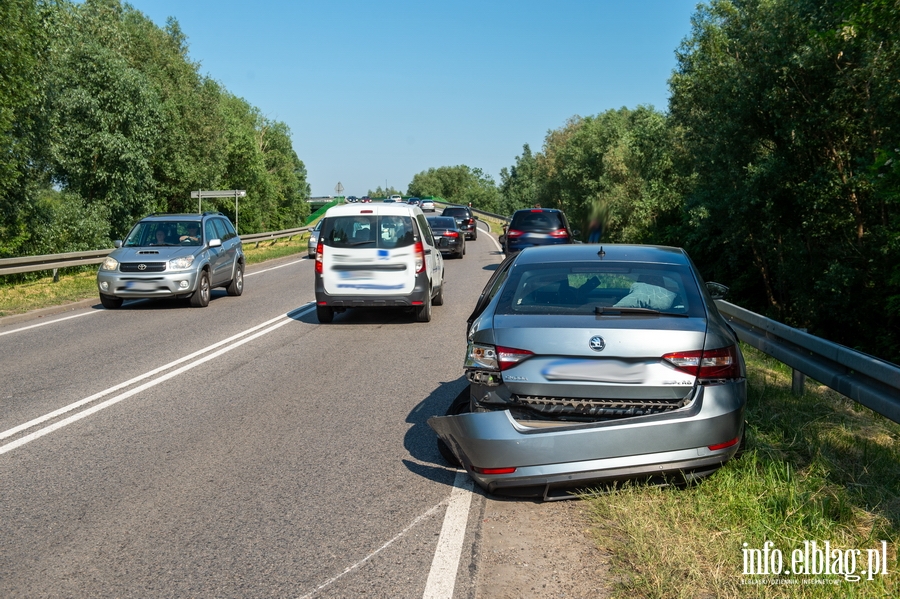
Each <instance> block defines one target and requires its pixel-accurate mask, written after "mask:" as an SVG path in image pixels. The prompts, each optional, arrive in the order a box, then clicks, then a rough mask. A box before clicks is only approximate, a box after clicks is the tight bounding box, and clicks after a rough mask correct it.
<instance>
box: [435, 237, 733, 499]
mask: <svg viewBox="0 0 900 599" xmlns="http://www.w3.org/2000/svg"><path fill="white" fill-rule="evenodd" d="M599 247H600V246H598V245H586V244H573V245H557V246H542V247H530V248H526V249H525V250H523V251H521V252H519V253H517V254H514V255H512V256H509V257H507V258H506V260H504V261H503V263H501V264H500V266H499V268H498V269H497V270H496V271H495V272H494V274H493V275H492V276H491V279H490V280H489V281H488V283H487V285H485V287H484V290H483V291H482V293H481V296H480V297H479V299H478V301H477V302H476V305H475V310H474V311H473V312H472V315H471V316H470V317H469V319H468V326H467V339H468V347H467V349H466V356H465V374H466V378H467V379H468V381H469V392H468V393H467V394H463V395H461V396H460V397H459V398H458V399H457V401H455V402H454V405H453V406H451V409H450V410H449V411H448V414H449V415H447V416H441V417H433V418H431V419H429V420H428V424H429V425H430V426H431V428H432V429H434V430H435V431H436V432H437V434H438V437H439V438H440V442H439V446H438V447H439V449H440V450H441V454H442V455H443V456H444V457H445V458H446V459H448V461H450V462H451V463H453V464H454V465H457V464H461V465H462V466H463V467H464V468H465V469H466V471H467V472H468V473H469V475H470V476H471V477H472V478H474V479H475V481H476V482H477V483H478V484H479V485H481V486H482V487H483V488H485V489H486V490H487V491H489V492H491V493H502V492H514V493H516V494H533V495H537V496H542V497H543V498H544V499H549V498H551V497H553V495H554V494H555V493H556V492H558V491H562V490H564V489H566V488H571V487H573V486H589V485H590V484H595V483H597V482H603V481H615V480H622V479H630V478H647V479H651V480H653V479H656V480H660V481H662V480H675V481H678V480H681V481H684V480H688V481H690V480H694V479H698V478H701V477H703V476H705V475H707V474H709V473H711V472H713V471H714V470H716V469H717V468H719V467H720V466H721V465H722V464H724V463H725V462H726V461H728V460H729V459H731V458H732V457H733V456H734V455H735V453H736V452H737V451H738V448H739V446H740V443H741V439H742V437H743V435H744V409H745V406H746V403H747V381H746V369H745V365H744V359H743V356H742V354H741V350H740V347H739V345H738V340H737V337H736V336H735V333H734V331H733V330H732V329H731V327H729V325H728V323H727V321H725V320H724V319H723V318H722V316H721V315H720V314H719V311H718V309H717V308H716V305H715V303H714V302H713V300H714V299H717V298H718V297H722V295H723V293H722V290H723V289H724V286H722V285H718V284H716V283H708V284H704V283H703V279H702V278H701V277H700V274H699V273H698V272H697V270H696V268H695V266H694V264H693V262H692V261H691V259H690V258H689V257H688V255H687V253H686V252H685V251H684V250H682V249H680V248H672V247H661V246H637V245H616V244H604V245H603V248H602V251H598V248H599Z"/></svg>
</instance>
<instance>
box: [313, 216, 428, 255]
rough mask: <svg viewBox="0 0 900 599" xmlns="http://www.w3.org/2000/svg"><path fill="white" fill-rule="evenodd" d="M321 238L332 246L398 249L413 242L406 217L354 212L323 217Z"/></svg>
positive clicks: (412, 234)
mask: <svg viewBox="0 0 900 599" xmlns="http://www.w3.org/2000/svg"><path fill="white" fill-rule="evenodd" d="M323 222H324V223H325V224H323V225H322V234H321V237H320V239H321V241H322V243H323V244H325V245H327V246H331V247H336V248H346V247H364V248H366V247H371V248H386V249H390V248H399V247H406V246H409V245H412V244H413V243H414V242H415V232H414V229H413V224H412V219H410V218H409V217H408V216H399V215H398V216H394V215H385V216H379V215H374V214H357V215H352V216H334V217H329V218H326V219H325V220H324V221H323Z"/></svg>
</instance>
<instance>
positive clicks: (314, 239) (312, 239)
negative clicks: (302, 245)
mask: <svg viewBox="0 0 900 599" xmlns="http://www.w3.org/2000/svg"><path fill="white" fill-rule="evenodd" d="M321 230H322V221H321V219H320V220H319V222H317V223H316V226H315V228H314V229H313V230H312V231H310V232H309V241H308V242H307V244H306V253H307V255H308V256H309V257H310V258H315V257H316V245H317V244H318V243H319V231H321Z"/></svg>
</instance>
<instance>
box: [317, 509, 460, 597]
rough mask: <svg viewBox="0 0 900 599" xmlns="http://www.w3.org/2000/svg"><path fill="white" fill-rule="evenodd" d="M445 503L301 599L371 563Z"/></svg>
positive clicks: (421, 516) (426, 513) (429, 511)
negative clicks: (371, 560) (368, 562)
mask: <svg viewBox="0 0 900 599" xmlns="http://www.w3.org/2000/svg"><path fill="white" fill-rule="evenodd" d="M445 503H447V501H446V500H444V501H442V502H440V503H439V504H437V505H436V506H434V507H432V508H431V509H430V510H428V511H427V512H425V513H424V514H421V515H419V517H418V518H416V519H415V520H413V521H412V522H410V523H409V525H408V526H407V527H406V528H404V529H403V530H401V531H400V532H399V533H397V534H396V535H395V536H394V538H393V539H391V540H390V541H388V542H387V543H385V544H384V545H382V546H381V547H379V548H378V549H376V550H375V551H373V552H372V553H370V554H369V555H367V556H366V557H364V558H362V559H361V560H359V561H358V562H356V563H355V564H353V565H352V566H348V567H347V568H346V569H345V570H344V571H343V572H341V573H340V574H338V575H337V576H334V577H332V578H329V579H328V580H326V581H325V582H323V583H322V584H320V585H319V586H317V587H316V588H315V589H313V590H312V591H310V592H308V593H307V594H305V595H303V596H302V597H300V599H309V598H310V597H312V596H313V595H315V594H316V593H318V592H319V591H321V590H322V589H324V588H325V587H327V586H329V585H331V584H333V583H335V582H337V580H338V579H340V578H342V577H343V576H345V575H346V574H349V573H350V572H352V571H353V570H356V569H357V568H359V567H360V566H362V565H363V564H364V563H366V562H367V561H369V560H370V559H372V558H373V557H375V556H376V555H378V554H379V553H381V552H382V551H384V550H385V549H387V548H388V547H390V546H391V545H392V544H393V543H394V542H395V541H397V540H398V539H400V538H401V537H403V536H404V535H405V534H406V533H408V532H409V531H410V529H412V527H413V526H415V525H416V524H418V523H419V522H421V521H422V520H424V519H425V518H427V517H428V516H430V515H431V514H433V513H434V512H436V511H437V509H438V508H439V507H441V506H442V505H444V504H445Z"/></svg>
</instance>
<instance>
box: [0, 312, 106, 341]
mask: <svg viewBox="0 0 900 599" xmlns="http://www.w3.org/2000/svg"><path fill="white" fill-rule="evenodd" d="M100 312H103V310H89V311H87V312H82V313H81V314H75V315H74V316H66V317H64V318H57V319H56V320H48V321H46V322H40V323H38V324H32V325H29V326H27V327H19V328H18V329H13V330H11V331H4V332H2V333H0V337H2V336H3V335H12V334H13V333H19V332H21V331H27V330H28V329H36V328H37V327H44V326H47V325H48V324H53V323H55V322H62V321H64V320H69V319H71V318H78V317H80V316H87V315H88V314H99V313H100Z"/></svg>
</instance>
